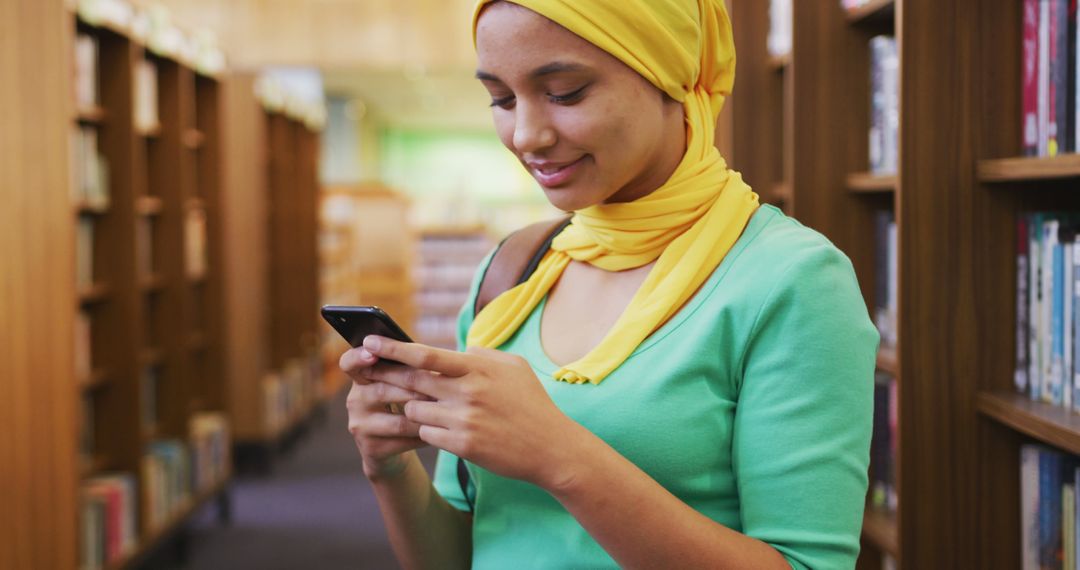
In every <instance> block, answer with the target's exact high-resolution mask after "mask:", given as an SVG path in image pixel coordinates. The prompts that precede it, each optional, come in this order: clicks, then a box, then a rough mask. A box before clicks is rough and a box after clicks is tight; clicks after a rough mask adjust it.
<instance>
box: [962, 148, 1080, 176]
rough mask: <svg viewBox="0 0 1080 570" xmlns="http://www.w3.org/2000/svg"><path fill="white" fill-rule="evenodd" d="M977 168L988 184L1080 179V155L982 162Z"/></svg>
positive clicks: (977, 172)
mask: <svg viewBox="0 0 1080 570" xmlns="http://www.w3.org/2000/svg"><path fill="white" fill-rule="evenodd" d="M975 168H976V175H977V176H978V179H979V181H981V182H986V183H993V182H1029V181H1036V180H1052V179H1060V178H1080V154H1063V155H1059V156H1055V157H1015V158H997V159H990V160H980V161H978V163H977V164H976V167H975Z"/></svg>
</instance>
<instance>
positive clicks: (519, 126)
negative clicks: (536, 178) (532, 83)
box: [514, 101, 558, 154]
mask: <svg viewBox="0 0 1080 570" xmlns="http://www.w3.org/2000/svg"><path fill="white" fill-rule="evenodd" d="M514 121H515V122H514V148H515V149H516V150H517V151H518V153H521V154H525V153H532V152H537V151H540V150H543V149H545V148H547V147H550V146H552V145H554V144H555V141H556V140H558V137H557V136H556V133H555V128H554V127H553V126H552V124H551V121H550V117H549V116H548V115H547V113H546V112H545V111H544V108H543V105H534V104H525V103H522V102H521V101H519V102H518V104H517V106H516V113H515V117H514Z"/></svg>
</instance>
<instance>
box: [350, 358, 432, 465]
mask: <svg viewBox="0 0 1080 570" xmlns="http://www.w3.org/2000/svg"><path fill="white" fill-rule="evenodd" d="M378 362H379V359H378V358H377V357H375V356H374V355H372V354H371V353H370V352H368V351H367V350H366V349H364V348H354V349H352V350H349V351H348V352H346V353H344V354H342V355H341V359H340V360H339V362H338V365H339V366H340V367H341V370H343V371H344V372H345V374H347V375H348V376H349V378H351V379H352V381H353V384H352V388H351V389H350V390H349V397H348V399H347V400H346V403H345V406H346V408H347V409H348V410H349V433H351V434H352V436H353V440H354V441H355V442H356V448H357V449H358V450H359V451H360V457H361V458H362V459H363V460H364V475H366V476H367V477H368V479H377V478H383V477H388V476H394V475H397V474H398V473H400V472H401V471H402V469H404V466H405V460H404V457H403V454H404V453H405V452H407V451H410V450H413V449H416V448H418V447H423V446H424V445H426V444H425V443H424V442H423V441H421V440H420V438H419V437H417V432H418V429H419V427H420V426H419V425H418V424H416V423H414V422H411V421H409V420H408V419H407V418H406V417H405V416H404V415H402V414H395V413H393V409H392V406H400V404H403V403H404V402H408V401H409V400H416V399H421V400H422V399H425V397H424V396H422V395H420V394H417V393H416V392H412V391H410V390H405V389H403V388H399V387H397V386H393V385H390V384H385V383H382V382H373V381H372V380H371V379H370V378H369V375H370V372H371V370H372V367H373V366H375V365H376V364H378Z"/></svg>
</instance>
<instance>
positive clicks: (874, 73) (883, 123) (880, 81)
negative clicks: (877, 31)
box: [870, 36, 900, 174]
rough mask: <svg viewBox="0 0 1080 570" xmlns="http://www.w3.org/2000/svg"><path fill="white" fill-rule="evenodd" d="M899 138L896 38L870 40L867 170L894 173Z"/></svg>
mask: <svg viewBox="0 0 1080 570" xmlns="http://www.w3.org/2000/svg"><path fill="white" fill-rule="evenodd" d="M899 140H900V57H899V53H898V52H897V51H896V38H895V37H893V36H875V37H874V38H873V39H871V40H870V171H871V172H874V173H877V174H894V173H896V159H897V156H898V154H899V153H898V145H899Z"/></svg>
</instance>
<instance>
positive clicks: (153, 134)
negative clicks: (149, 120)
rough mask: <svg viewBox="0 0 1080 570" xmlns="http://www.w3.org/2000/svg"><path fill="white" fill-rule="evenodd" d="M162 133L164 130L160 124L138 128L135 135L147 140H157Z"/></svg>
mask: <svg viewBox="0 0 1080 570" xmlns="http://www.w3.org/2000/svg"><path fill="white" fill-rule="evenodd" d="M161 132H162V129H161V125H160V124H157V125H148V126H145V127H137V128H136V129H135V134H137V135H139V136H140V137H143V138H146V139H156V138H158V137H160V136H161Z"/></svg>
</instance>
